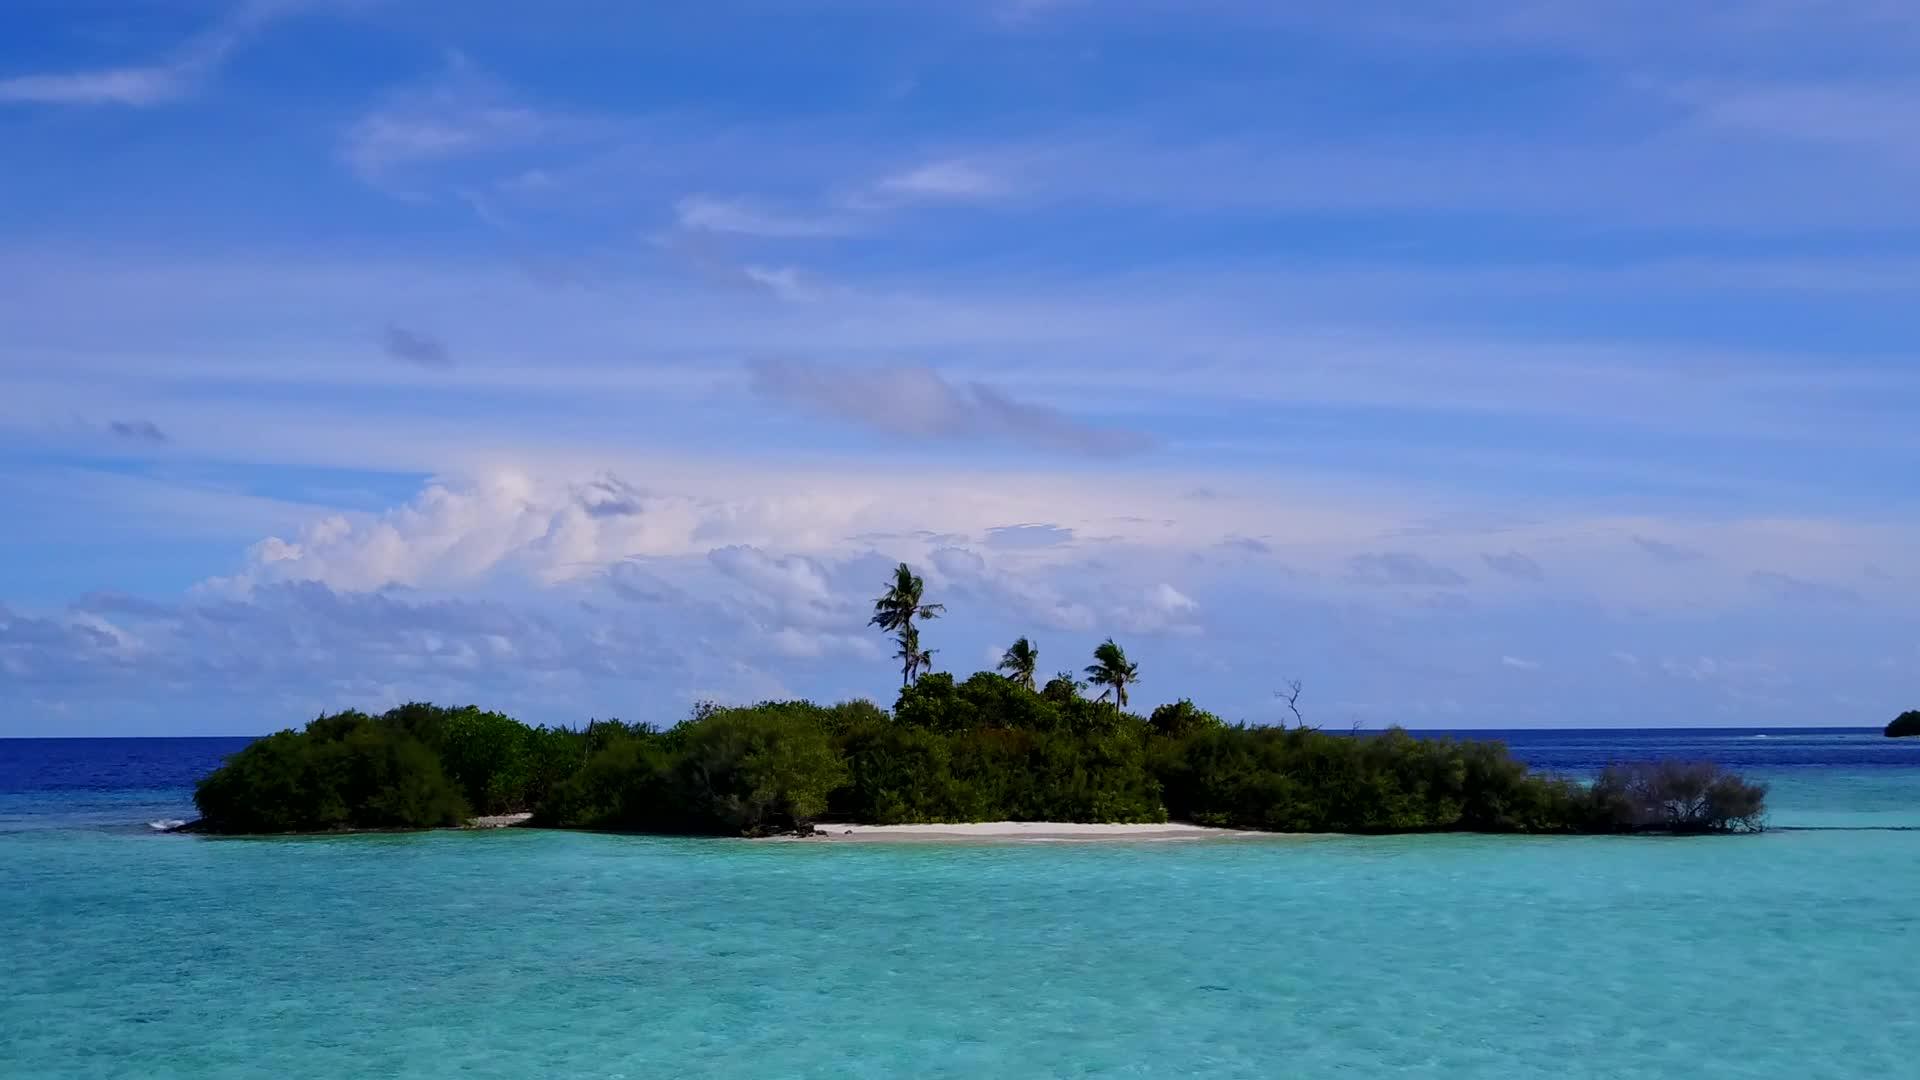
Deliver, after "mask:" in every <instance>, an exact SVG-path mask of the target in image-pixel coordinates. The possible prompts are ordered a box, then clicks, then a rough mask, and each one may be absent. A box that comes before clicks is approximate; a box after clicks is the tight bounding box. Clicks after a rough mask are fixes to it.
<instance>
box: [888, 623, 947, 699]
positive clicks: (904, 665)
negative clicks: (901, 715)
mask: <svg viewBox="0 0 1920 1080" xmlns="http://www.w3.org/2000/svg"><path fill="white" fill-rule="evenodd" d="M898 640H899V642H900V649H899V651H898V652H895V653H894V654H893V658H894V659H895V660H898V661H900V670H901V672H902V674H901V685H902V686H905V685H906V684H907V683H908V682H911V681H912V680H914V679H917V678H919V677H920V673H921V671H922V669H925V670H927V671H932V670H933V654H934V653H935V652H936V651H938V650H935V649H922V648H921V647H920V631H919V629H917V628H916V627H911V626H909V627H907V628H906V629H904V630H902V631H901V632H900V637H899V639H898Z"/></svg>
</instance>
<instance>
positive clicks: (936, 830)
mask: <svg viewBox="0 0 1920 1080" xmlns="http://www.w3.org/2000/svg"><path fill="white" fill-rule="evenodd" d="M819 828H820V831H819V833H818V834H816V835H814V836H811V837H797V836H790V837H777V838H775V839H783V840H792V841H795V842H799V843H811V842H814V841H828V842H834V841H841V842H845V841H852V842H855V843H899V842H903V841H904V842H911V841H941V842H947V843H951V842H954V841H974V842H980V843H1022V842H1029V843H1031V842H1049V843H1079V842H1089V841H1110V840H1126V841H1134V842H1139V841H1164V840H1214V839H1222V838H1231V837H1272V836H1274V835H1276V834H1274V833H1263V832H1245V831H1242V830H1239V829H1214V828H1209V827H1207V826H1205V825H1187V824H1184V823H1181V822H1168V823H1166V824H1161V825H1096V824H1087V823H1084V822H1074V821H971V822H965V823H956V824H951V825H821V826H820V827H819Z"/></svg>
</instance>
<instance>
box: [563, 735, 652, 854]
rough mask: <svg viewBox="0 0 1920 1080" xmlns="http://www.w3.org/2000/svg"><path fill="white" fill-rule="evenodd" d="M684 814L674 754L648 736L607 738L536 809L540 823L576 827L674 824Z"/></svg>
mask: <svg viewBox="0 0 1920 1080" xmlns="http://www.w3.org/2000/svg"><path fill="white" fill-rule="evenodd" d="M680 818H681V815H680V814H679V813H678V812H677V807H676V805H675V802H674V798H673V776H672V770H671V759H670V757H669V755H668V754H667V752H666V750H665V748H664V747H663V745H662V740H660V739H658V738H655V737H646V736H638V737H629V738H622V739H616V740H613V741H611V742H609V743H608V744H607V745H606V746H604V747H602V748H601V750H600V751H599V752H598V753H596V754H594V755H593V756H592V757H591V758H589V759H588V760H587V762H586V764H584V765H582V766H580V768H579V769H578V771H576V772H575V773H574V774H573V775H571V776H569V777H567V778H566V779H564V780H562V781H560V782H559V783H557V784H555V785H554V787H553V790H552V792H551V793H550V794H549V795H548V796H547V798H546V799H545V800H544V801H543V802H542V803H541V804H540V806H539V808H538V809H537V810H535V811H534V821H535V823H537V824H540V825H549V826H554V827H559V828H574V829H623V830H633V831H642V830H672V829H674V828H675V827H676V826H677V825H678V823H679V821H680Z"/></svg>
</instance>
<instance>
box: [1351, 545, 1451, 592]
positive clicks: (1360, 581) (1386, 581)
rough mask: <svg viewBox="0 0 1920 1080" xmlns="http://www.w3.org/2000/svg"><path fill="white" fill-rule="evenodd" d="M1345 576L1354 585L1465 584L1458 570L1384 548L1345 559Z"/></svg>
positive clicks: (1404, 552) (1403, 552)
mask: <svg viewBox="0 0 1920 1080" xmlns="http://www.w3.org/2000/svg"><path fill="white" fill-rule="evenodd" d="M1347 580H1349V581H1351V582H1353V583H1355V584H1357V585H1418V586H1428V585H1436V586H1454V585H1465V584H1466V583H1467V579H1466V578H1464V577H1462V576H1460V573H1459V572H1458V571H1456V570H1453V569H1451V568H1449V567H1445V566H1441V565H1439V564H1438V563H1434V562H1429V561H1428V560H1426V559H1424V558H1421V557H1420V556H1418V555H1415V554H1413V553H1412V552H1407V551H1386V552H1380V553H1377V554H1367V555H1355V556H1353V557H1352V558H1350V559H1348V560H1347Z"/></svg>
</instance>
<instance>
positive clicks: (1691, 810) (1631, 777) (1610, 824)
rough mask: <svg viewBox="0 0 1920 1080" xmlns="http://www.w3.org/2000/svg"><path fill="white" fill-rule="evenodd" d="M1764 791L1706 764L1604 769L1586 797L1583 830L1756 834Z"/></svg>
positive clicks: (1762, 814) (1667, 763)
mask: <svg viewBox="0 0 1920 1080" xmlns="http://www.w3.org/2000/svg"><path fill="white" fill-rule="evenodd" d="M1766 797H1767V787H1766V785H1765V784H1755V783H1749V782H1747V781H1745V780H1742V779H1741V778H1740V777H1738V776H1736V775H1734V774H1733V773H1730V772H1727V771H1725V770H1723V769H1721V768H1720V767H1719V766H1718V765H1715V764H1713V763H1711V762H1683V761H1658V762H1635V763H1628V764H1617V765H1609V766H1607V767H1606V768H1605V769H1603V770H1601V772H1600V776H1599V778H1598V779H1596V780H1595V781H1594V783H1593V787H1592V789H1591V792H1590V795H1589V807H1590V817H1589V825H1590V827H1591V828H1593V829H1595V830H1598V831H1616V832H1672V833H1709V832H1758V831H1760V830H1761V829H1762V828H1764V827H1765V814H1766Z"/></svg>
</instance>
